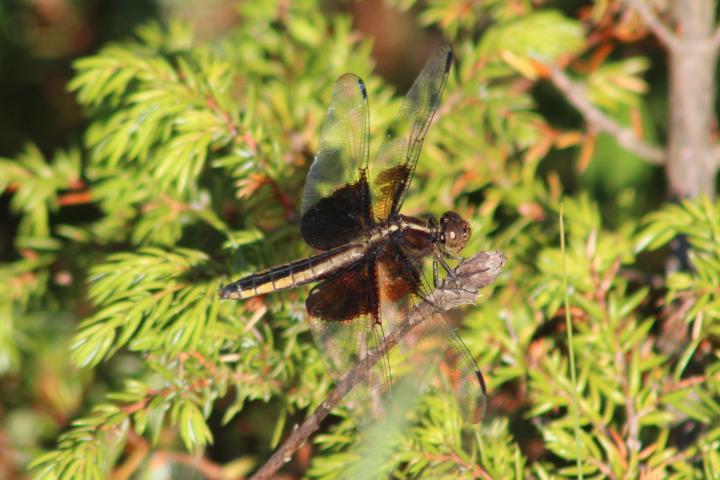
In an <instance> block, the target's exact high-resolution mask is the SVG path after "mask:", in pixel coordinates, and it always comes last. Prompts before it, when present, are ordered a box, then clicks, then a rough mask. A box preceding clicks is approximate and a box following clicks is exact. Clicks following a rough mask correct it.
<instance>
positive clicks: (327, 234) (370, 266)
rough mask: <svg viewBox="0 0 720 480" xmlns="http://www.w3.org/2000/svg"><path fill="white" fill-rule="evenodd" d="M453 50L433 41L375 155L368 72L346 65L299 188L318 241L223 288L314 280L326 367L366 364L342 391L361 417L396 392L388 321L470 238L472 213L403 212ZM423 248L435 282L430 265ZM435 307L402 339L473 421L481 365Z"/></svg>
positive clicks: (318, 340)
mask: <svg viewBox="0 0 720 480" xmlns="http://www.w3.org/2000/svg"><path fill="white" fill-rule="evenodd" d="M452 61H453V55H452V51H451V49H450V47H449V46H442V47H440V48H437V49H436V50H434V51H433V53H432V54H431V55H430V57H429V59H428V60H427V62H426V64H425V66H424V67H423V69H422V70H421V72H420V74H419V75H418V77H417V78H416V80H415V82H414V83H413V85H412V86H411V88H410V90H409V91H408V93H407V95H406V97H405V99H404V102H403V104H402V107H401V109H400V113H399V115H398V122H397V125H398V128H397V129H396V130H395V131H396V132H397V133H396V134H391V135H389V136H388V138H387V139H386V140H385V142H384V143H383V144H382V146H381V147H380V149H379V150H378V152H377V154H376V155H375V157H374V160H373V161H372V162H370V159H369V157H370V155H369V143H370V142H369V109H368V95H367V90H366V88H365V84H364V82H363V81H362V79H361V78H359V77H358V76H356V75H354V74H351V73H347V74H344V75H342V76H341V77H340V78H339V79H338V80H337V81H336V83H335V86H334V89H333V93H332V101H331V104H330V107H329V109H328V112H327V116H326V118H325V120H324V123H323V125H322V128H321V131H320V142H319V147H318V151H317V153H316V156H315V158H314V160H313V163H312V164H311V166H310V169H309V171H308V174H307V179H306V183H305V188H304V192H303V197H302V205H301V219H300V233H301V235H302V238H303V239H304V240H305V242H306V243H307V244H308V245H310V246H311V247H313V248H314V249H315V250H317V251H318V253H316V254H315V255H312V256H311V257H308V258H304V259H301V260H297V261H293V262H290V263H287V264H284V265H279V266H275V267H272V268H269V269H266V270H263V271H260V272H257V273H253V274H251V275H248V276H246V277H244V278H241V279H239V280H237V281H235V282H233V283H230V284H228V285H225V286H223V287H222V288H221V289H220V291H219V295H220V297H221V298H223V299H235V300H244V299H247V298H251V297H255V296H258V295H264V294H269V293H273V292H278V291H282V290H287V289H292V288H296V287H300V286H302V285H306V284H309V283H317V285H315V286H314V287H313V288H312V289H311V290H310V292H309V294H308V296H307V299H306V302H305V305H306V310H307V318H308V323H309V327H310V330H311V331H312V335H313V339H314V341H315V344H316V346H317V348H318V349H319V351H320V354H321V357H322V359H323V362H324V364H325V366H326V368H327V370H328V371H329V373H330V374H331V376H332V377H333V378H334V379H335V381H338V380H339V379H340V378H342V376H343V375H344V374H346V373H347V372H348V371H350V370H351V369H353V368H355V367H357V366H358V365H363V368H364V371H365V378H364V381H363V382H361V383H360V384H359V385H356V386H355V387H354V388H353V390H352V391H351V392H350V395H351V398H350V399H347V400H346V402H345V404H346V407H348V409H349V410H350V413H351V416H352V417H353V418H354V420H355V421H356V423H357V424H360V425H362V424H366V423H367V421H368V419H372V418H377V417H378V416H380V415H381V414H382V413H383V412H384V411H385V407H384V403H383V398H385V397H386V396H390V395H389V393H388V392H390V389H391V387H392V384H393V374H392V371H391V368H390V358H389V355H388V351H387V347H386V344H385V338H386V333H387V332H391V331H392V330H393V329H394V328H397V326H398V325H399V324H400V322H402V321H403V319H404V318H406V317H407V315H408V314H409V312H411V311H412V310H413V308H414V307H415V306H417V305H418V304H419V303H420V302H428V301H429V302H432V287H437V285H438V278H439V268H440V267H442V268H443V269H444V271H445V272H447V274H448V275H452V273H453V272H452V269H451V268H450V266H449V265H448V260H459V259H460V257H459V256H458V254H459V252H460V251H461V250H462V249H463V247H465V245H466V244H467V242H468V240H469V239H470V235H471V228H470V225H469V224H468V222H467V221H465V220H464V219H463V218H462V217H461V216H460V215H459V214H458V213H456V212H453V211H448V212H446V213H444V214H443V215H442V216H441V217H440V218H439V219H436V218H435V217H434V216H432V215H428V216H427V217H423V218H421V217H413V216H408V215H404V214H403V213H401V210H402V206H403V201H404V199H405V197H406V195H407V193H408V189H409V187H410V184H411V181H412V179H413V174H414V172H415V167H416V165H417V162H418V158H419V157H420V152H421V149H422V145H423V141H424V139H425V136H426V134H427V132H428V128H429V127H430V124H431V122H432V120H433V117H434V115H435V112H436V111H437V108H438V104H439V103H440V97H441V96H442V93H443V90H444V88H445V85H446V83H447V78H448V74H449V72H450V68H451V65H452ZM428 257H430V258H432V272H433V283H432V284H431V283H430V282H429V281H428V280H427V278H426V276H425V274H424V271H423V261H424V260H425V259H426V258H428ZM431 312H432V313H430V314H428V315H427V318H424V319H423V321H422V323H421V324H420V325H417V326H415V327H414V328H413V330H412V332H411V334H410V335H406V336H404V337H403V338H402V339H401V340H400V342H399V343H400V344H401V350H403V352H404V354H405V358H406V359H407V365H408V366H409V368H410V369H412V370H415V371H416V373H419V374H420V375H421V377H422V381H421V383H422V384H424V385H429V386H430V388H434V389H437V390H442V391H446V392H449V393H450V394H452V395H453V396H454V398H455V400H456V405H457V407H458V409H459V411H460V413H461V414H462V416H463V417H464V418H465V419H466V420H467V421H469V422H471V423H477V422H479V421H480V419H481V418H482V415H483V413H484V409H485V402H486V387H485V382H484V379H483V376H482V374H481V372H480V370H479V369H478V367H477V364H476V362H475V360H474V359H473V357H472V355H471V354H470V352H469V351H468V349H467V347H466V345H465V344H464V343H463V341H462V340H461V339H460V337H459V336H458V335H457V333H456V332H455V330H454V329H453V327H452V324H451V323H450V322H449V320H448V318H447V317H446V315H445V314H444V313H443V312H442V311H441V309H439V308H438V309H432V310H431ZM377 349H380V350H381V351H382V356H381V360H380V361H372V360H371V357H372V355H370V352H373V351H375V350H377Z"/></svg>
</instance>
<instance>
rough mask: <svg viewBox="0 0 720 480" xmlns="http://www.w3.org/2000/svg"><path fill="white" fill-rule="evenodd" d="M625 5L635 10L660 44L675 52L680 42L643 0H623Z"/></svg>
mask: <svg viewBox="0 0 720 480" xmlns="http://www.w3.org/2000/svg"><path fill="white" fill-rule="evenodd" d="M624 2H625V5H627V6H628V7H629V8H632V9H633V10H635V11H636V12H637V13H638V15H640V18H642V19H643V22H645V25H647V26H648V28H650V30H651V31H652V32H653V33H654V34H655V36H656V37H657V38H658V39H659V40H660V42H661V43H662V44H663V45H665V46H666V47H667V48H668V49H670V50H677V49H678V48H679V44H680V41H679V39H678V37H677V35H675V34H674V33H673V32H672V31H671V30H670V29H669V28H668V26H667V25H665V23H664V22H663V21H662V20H660V18H658V16H657V15H655V12H653V11H652V10H651V9H650V7H649V6H648V4H647V3H646V2H645V1H644V0H624Z"/></svg>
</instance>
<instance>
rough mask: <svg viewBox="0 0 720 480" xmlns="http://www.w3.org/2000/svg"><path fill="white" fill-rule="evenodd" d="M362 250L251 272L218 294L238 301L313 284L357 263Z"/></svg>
mask: <svg viewBox="0 0 720 480" xmlns="http://www.w3.org/2000/svg"><path fill="white" fill-rule="evenodd" d="M365 249H366V246H365V245H364V244H361V243H355V244H349V245H343V246H341V247H337V248H333V249H332V250H328V251H327V252H323V253H320V254H318V255H315V256H313V257H310V258H305V259H303V260H297V261H295V262H291V263H286V264H285V265H280V266H277V267H273V268H270V269H268V270H264V271H262V272H258V273H253V274H252V275H248V276H247V277H245V278H241V279H240V280H238V281H237V282H233V283H231V284H230V285H226V286H224V287H222V288H221V289H220V291H219V292H218V293H219V294H220V297H221V298H232V299H235V300H242V299H244V298H250V297H254V296H256V295H262V294H265V293H272V292H277V291H279V290H287V289H290V288H295V287H298V286H300V285H305V284H306V283H311V282H316V281H318V280H320V279H322V278H324V277H326V276H327V275H329V274H332V273H335V272H336V271H337V270H338V269H341V268H343V267H347V266H348V265H351V264H353V263H355V262H356V261H358V260H360V259H361V258H362V257H363V255H364V254H365Z"/></svg>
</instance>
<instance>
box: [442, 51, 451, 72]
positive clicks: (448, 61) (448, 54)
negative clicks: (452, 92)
mask: <svg viewBox="0 0 720 480" xmlns="http://www.w3.org/2000/svg"><path fill="white" fill-rule="evenodd" d="M443 49H444V50H446V53H445V55H446V56H445V73H448V72H450V67H451V66H452V62H453V52H452V48H450V45H444V46H443Z"/></svg>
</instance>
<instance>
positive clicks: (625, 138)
mask: <svg viewBox="0 0 720 480" xmlns="http://www.w3.org/2000/svg"><path fill="white" fill-rule="evenodd" d="M547 67H548V69H549V71H550V80H552V82H553V84H554V85H555V87H556V88H557V89H558V90H560V91H561V92H562V93H563V94H565V97H566V98H567V100H568V101H569V102H570V103H571V104H572V105H573V106H574V107H575V108H577V109H578V110H579V111H580V113H582V115H583V117H584V118H585V121H586V122H587V123H588V125H590V127H591V128H592V129H594V130H597V131H601V132H606V133H608V134H609V135H611V136H612V137H613V138H614V139H615V141H617V142H618V143H619V144H620V145H622V146H623V147H625V148H626V149H628V150H629V151H631V152H633V153H636V154H637V155H639V156H641V157H642V158H644V159H645V160H646V161H647V162H648V163H651V164H653V165H662V164H663V163H664V162H665V152H664V151H663V150H662V149H661V148H659V147H656V146H654V145H649V144H647V143H645V142H643V141H642V140H640V139H638V138H637V136H636V135H635V133H634V132H633V131H632V130H631V129H629V128H626V127H623V126H622V125H620V124H619V123H617V122H616V121H615V120H613V119H612V118H610V117H608V116H607V115H605V114H604V113H603V112H602V111H601V110H600V109H599V108H597V107H596V106H595V105H593V104H592V103H591V102H590V100H589V99H588V97H587V95H586V91H585V88H584V86H582V85H580V84H577V83H575V82H573V81H572V80H570V78H569V77H568V76H567V75H565V72H563V71H562V70H561V69H560V68H558V67H557V66H555V65H547Z"/></svg>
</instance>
